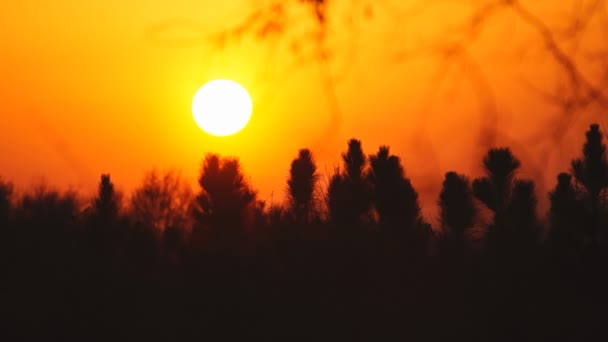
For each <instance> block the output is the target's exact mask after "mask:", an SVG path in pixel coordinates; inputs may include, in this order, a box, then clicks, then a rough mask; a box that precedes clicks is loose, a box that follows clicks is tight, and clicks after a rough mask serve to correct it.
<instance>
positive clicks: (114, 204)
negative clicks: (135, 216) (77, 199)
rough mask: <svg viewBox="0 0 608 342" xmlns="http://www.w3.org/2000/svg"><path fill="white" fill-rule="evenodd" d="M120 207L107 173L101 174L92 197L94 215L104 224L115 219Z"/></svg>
mask: <svg viewBox="0 0 608 342" xmlns="http://www.w3.org/2000/svg"><path fill="white" fill-rule="evenodd" d="M119 208H120V198H119V196H118V194H117V193H116V191H115V190H114V183H112V180H111V179H110V175H109V174H102V175H101V180H100V181H99V186H98V190H97V197H96V198H95V199H94V209H95V216H96V217H97V218H98V219H99V220H100V221H101V222H102V223H104V224H107V223H111V222H113V221H115V220H116V218H117V216H118V211H119Z"/></svg>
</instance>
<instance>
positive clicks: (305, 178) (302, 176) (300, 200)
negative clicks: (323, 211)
mask: <svg viewBox="0 0 608 342" xmlns="http://www.w3.org/2000/svg"><path fill="white" fill-rule="evenodd" d="M318 179H319V175H318V173H317V165H316V164H315V160H314V157H313V155H312V152H311V151H310V150H308V149H301V150H300V151H299V152H298V157H297V158H296V159H294V160H293V161H292V162H291V168H290V169H289V179H288V180H287V196H288V199H289V206H290V210H291V213H292V215H293V216H294V219H295V221H296V222H299V223H307V222H309V220H310V219H311V218H312V216H313V215H314V194H315V189H316V185H317V181H318Z"/></svg>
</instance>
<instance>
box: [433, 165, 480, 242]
mask: <svg viewBox="0 0 608 342" xmlns="http://www.w3.org/2000/svg"><path fill="white" fill-rule="evenodd" d="M439 209H440V213H439V217H440V223H441V226H442V228H443V233H444V234H446V235H449V236H454V237H456V238H458V239H464V238H466V236H467V231H468V230H470V229H471V228H472V227H473V225H474V224H475V220H476V218H477V207H476V205H475V202H474V199H473V190H472V188H471V184H470V182H469V179H468V178H467V177H466V176H465V175H460V174H458V173H456V172H448V173H446V174H445V178H444V180H443V186H442V188H441V193H440V194H439Z"/></svg>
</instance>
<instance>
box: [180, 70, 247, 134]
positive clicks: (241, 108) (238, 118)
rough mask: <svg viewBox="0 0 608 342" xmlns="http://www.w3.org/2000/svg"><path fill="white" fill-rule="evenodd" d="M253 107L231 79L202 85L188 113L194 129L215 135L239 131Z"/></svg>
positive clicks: (243, 91)
mask: <svg viewBox="0 0 608 342" xmlns="http://www.w3.org/2000/svg"><path fill="white" fill-rule="evenodd" d="M252 109H253V104H252V102H251V97H249V94H248V93H247V90H245V88H243V87H242V86H241V85H240V84H238V83H236V82H234V81H231V80H214V81H210V82H208V83H206V84H205V85H204V86H202V87H201V88H200V89H199V90H198V91H197V92H196V94H195V95H194V99H193V100H192V114H193V116H194V120H195V121H196V123H197V124H198V126H199V127H200V128H201V129H202V130H204V131H205V132H207V133H209V134H212V135H216V136H227V135H231V134H234V133H237V132H238V131H240V130H242V129H243V128H244V127H245V126H246V125H247V123H248V122H249V119H250V118H251V111H252Z"/></svg>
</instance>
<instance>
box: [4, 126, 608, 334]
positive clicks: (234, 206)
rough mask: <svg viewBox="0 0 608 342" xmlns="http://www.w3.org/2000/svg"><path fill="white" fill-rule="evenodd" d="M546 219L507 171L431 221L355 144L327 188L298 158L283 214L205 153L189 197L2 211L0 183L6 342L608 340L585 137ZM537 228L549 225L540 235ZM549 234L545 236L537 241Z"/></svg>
mask: <svg viewBox="0 0 608 342" xmlns="http://www.w3.org/2000/svg"><path fill="white" fill-rule="evenodd" d="M581 152H582V153H581V155H580V157H579V158H576V159H575V160H573V161H572V163H571V165H572V169H571V173H561V174H559V175H557V176H556V184H554V187H553V189H552V190H551V192H550V193H549V194H548V196H549V198H550V209H549V211H548V213H547V218H548V219H547V220H546V221H545V220H543V219H542V218H543V215H538V214H537V208H536V207H537V204H538V198H539V196H542V195H543V194H542V193H538V191H537V190H536V189H535V185H534V182H533V181H531V180H527V179H523V178H520V177H519V176H518V174H517V170H518V169H519V168H520V167H521V163H520V161H519V160H518V159H517V156H515V155H513V153H512V152H511V150H510V149H509V148H506V147H502V148H494V149H490V150H489V151H488V152H487V153H486V155H485V156H484V157H483V160H482V161H481V162H482V164H483V165H484V168H485V169H486V175H485V176H483V177H479V178H475V179H470V178H469V177H467V176H466V175H464V174H460V173H458V172H456V171H450V172H448V173H446V174H445V177H444V180H443V186H442V190H441V192H440V193H439V194H438V196H437V204H438V207H439V215H440V217H439V219H438V220H437V222H436V223H435V224H434V225H432V224H431V223H429V220H428V219H426V218H425V217H424V216H423V215H422V212H421V208H420V205H419V200H418V194H417V192H416V190H415V187H414V186H413V185H412V183H411V182H410V180H409V179H408V178H407V174H406V173H404V165H403V164H402V162H401V160H400V158H399V157H397V156H395V155H393V154H391V151H390V148H389V147H388V146H384V147H381V148H380V149H379V150H378V151H377V152H375V153H373V154H366V153H365V150H364V146H363V144H362V142H361V141H359V140H356V139H351V140H349V142H348V146H347V149H346V151H345V152H343V153H342V160H343V165H342V166H341V168H340V169H339V170H336V171H335V173H334V174H333V175H332V177H331V179H330V180H329V183H328V185H327V188H326V190H322V189H321V187H320V182H321V181H322V180H321V179H320V176H319V173H318V169H317V166H316V163H315V158H314V154H313V153H312V152H311V151H310V150H308V149H301V150H300V151H299V152H298V154H297V156H296V157H295V158H294V159H293V160H292V163H291V165H290V168H289V175H290V176H289V179H288V181H287V184H286V191H287V194H288V199H289V200H288V201H287V202H286V203H285V204H284V205H276V204H275V205H274V206H268V205H267V204H266V203H264V202H263V201H260V200H259V199H258V198H257V197H256V192H255V191H254V190H253V188H252V187H251V185H250V184H249V183H248V181H247V179H248V178H247V176H246V174H245V173H244V171H243V170H242V169H241V167H240V164H239V162H238V159H235V158H226V157H222V156H220V155H217V154H208V155H207V156H206V157H205V159H204V161H203V164H202V168H201V170H200V175H199V179H198V182H199V187H200V188H199V189H198V190H197V191H194V192H193V191H192V190H191V189H190V188H189V187H188V185H187V184H185V183H184V182H183V180H182V179H181V178H180V176H179V173H176V172H169V173H159V172H156V173H155V172H151V173H148V174H146V176H145V177H144V180H143V182H142V184H141V185H140V187H138V188H137V189H136V191H135V192H134V193H133V195H132V196H131V197H130V198H129V199H128V200H127V199H125V198H123V197H122V196H121V195H120V194H119V193H117V192H116V190H115V187H114V184H113V179H112V178H111V175H108V174H104V175H101V178H100V182H99V187H98V193H97V195H96V197H95V198H94V199H93V200H92V201H91V202H90V203H89V205H88V206H87V207H86V209H85V210H81V208H80V207H79V204H78V198H77V194H76V193H74V192H67V193H61V192H57V191H54V190H52V188H44V187H40V188H37V189H35V190H34V191H31V192H28V193H24V194H21V195H19V196H13V193H12V187H11V184H10V183H9V182H6V181H0V227H2V229H1V231H0V234H1V235H2V237H1V238H0V241H2V245H1V246H0V251H1V253H2V255H0V259H1V260H2V262H3V269H5V270H6V273H5V274H6V278H5V282H4V287H3V288H4V291H3V295H2V298H1V299H2V302H3V303H5V305H3V309H4V311H5V314H6V315H5V317H6V320H4V328H3V329H2V335H3V337H4V339H6V340H11V341H14V340H22V339H23V340H27V339H41V338H44V339H57V340H82V339H87V340H96V339H99V340H108V339H112V340H124V339H127V338H129V339H134V338H136V339H160V340H167V339H170V340H190V339H195V338H196V339H201V338H211V339H219V340H234V339H243V338H264V339H270V340H275V339H281V340H284V339H298V340H311V339H314V340H384V339H394V338H398V339H410V340H414V341H444V340H446V339H448V338H449V339H458V340H464V339H476V340H485V341H494V340H496V341H498V340H517V341H544V340H551V341H579V340H598V341H599V340H603V338H605V337H607V336H608V334H607V333H608V331H606V330H605V329H604V328H603V325H602V324H601V322H603V320H604V318H605V315H603V314H602V312H603V311H604V310H605V308H606V305H608V293H607V292H606V291H605V289H606V288H607V287H606V286H608V274H607V272H606V268H605V266H606V265H607V263H606V261H608V234H607V233H608V229H607V226H608V225H607V224H606V223H607V222H608V203H607V202H606V201H605V199H604V198H605V191H606V188H607V186H608V160H607V158H606V145H605V139H604V133H602V130H601V129H600V126H599V125H597V124H593V125H591V126H590V127H589V129H588V131H587V132H586V143H585V144H584V146H583V148H582V151H581ZM543 221H545V222H543ZM544 229H546V231H543V230H544Z"/></svg>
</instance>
